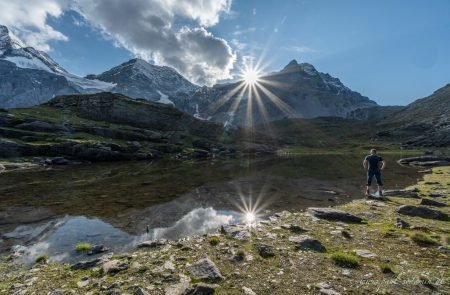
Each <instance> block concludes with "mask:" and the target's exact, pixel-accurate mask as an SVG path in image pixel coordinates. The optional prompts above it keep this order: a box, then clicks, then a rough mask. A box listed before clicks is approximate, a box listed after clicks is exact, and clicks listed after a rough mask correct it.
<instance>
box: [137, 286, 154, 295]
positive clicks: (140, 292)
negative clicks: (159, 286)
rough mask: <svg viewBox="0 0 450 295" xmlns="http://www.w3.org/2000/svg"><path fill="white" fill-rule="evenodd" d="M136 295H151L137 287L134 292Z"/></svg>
mask: <svg viewBox="0 0 450 295" xmlns="http://www.w3.org/2000/svg"><path fill="white" fill-rule="evenodd" d="M134 295H150V293H148V292H147V291H145V290H144V289H142V288H141V287H136V289H135V290H134Z"/></svg>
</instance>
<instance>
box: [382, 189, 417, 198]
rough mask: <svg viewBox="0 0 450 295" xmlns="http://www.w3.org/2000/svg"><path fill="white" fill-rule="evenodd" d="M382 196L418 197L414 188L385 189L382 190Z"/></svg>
mask: <svg viewBox="0 0 450 295" xmlns="http://www.w3.org/2000/svg"><path fill="white" fill-rule="evenodd" d="M383 195H384V196H394V197H408V198H420V197H419V194H418V193H417V192H416V191H414V190H405V189H400V190H385V191H383Z"/></svg>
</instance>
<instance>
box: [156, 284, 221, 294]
mask: <svg viewBox="0 0 450 295" xmlns="http://www.w3.org/2000/svg"><path fill="white" fill-rule="evenodd" d="M217 287H218V285H212V284H205V283H197V284H194V285H192V286H190V285H189V283H188V282H182V283H179V284H176V285H172V286H170V287H168V288H167V289H166V292H165V293H166V295H213V294H214V292H215V290H216V288H217Z"/></svg>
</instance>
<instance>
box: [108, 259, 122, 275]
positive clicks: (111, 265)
mask: <svg viewBox="0 0 450 295" xmlns="http://www.w3.org/2000/svg"><path fill="white" fill-rule="evenodd" d="M127 268H128V263H126V262H123V261H120V260H118V259H113V260H110V261H108V262H105V263H103V266H102V270H103V273H104V274H112V275H113V274H116V273H118V272H120V271H122V270H126V269H127Z"/></svg>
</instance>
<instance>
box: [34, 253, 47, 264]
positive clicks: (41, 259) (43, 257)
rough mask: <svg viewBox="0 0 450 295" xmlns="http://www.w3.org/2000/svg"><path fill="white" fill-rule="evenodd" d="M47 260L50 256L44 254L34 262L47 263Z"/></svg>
mask: <svg viewBox="0 0 450 295" xmlns="http://www.w3.org/2000/svg"><path fill="white" fill-rule="evenodd" d="M47 260H48V254H46V253H44V254H41V255H39V256H38V257H36V259H35V260H34V262H36V263H46V262H47Z"/></svg>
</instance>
